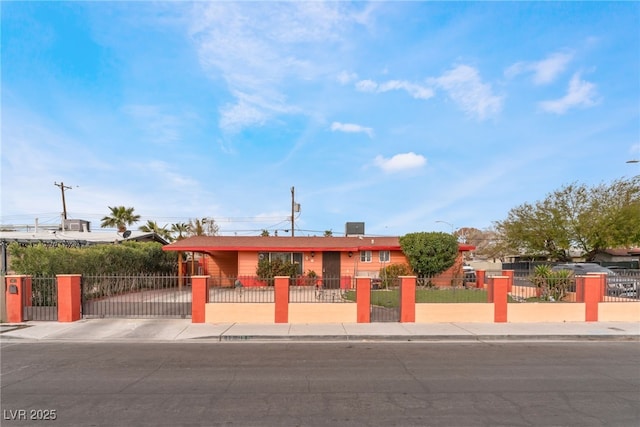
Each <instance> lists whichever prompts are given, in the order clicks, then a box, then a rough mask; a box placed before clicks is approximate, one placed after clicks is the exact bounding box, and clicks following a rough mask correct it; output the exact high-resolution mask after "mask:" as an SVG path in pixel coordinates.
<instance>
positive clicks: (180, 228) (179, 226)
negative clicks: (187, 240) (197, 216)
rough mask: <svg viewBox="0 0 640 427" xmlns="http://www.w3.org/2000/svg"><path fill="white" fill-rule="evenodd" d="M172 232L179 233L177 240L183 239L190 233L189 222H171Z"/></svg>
mask: <svg viewBox="0 0 640 427" xmlns="http://www.w3.org/2000/svg"><path fill="white" fill-rule="evenodd" d="M171 232H172V233H178V237H176V240H182V239H184V237H185V236H184V235H185V234H187V233H189V224H186V223H184V222H178V223H175V224H171Z"/></svg>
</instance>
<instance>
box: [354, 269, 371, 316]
mask: <svg viewBox="0 0 640 427" xmlns="http://www.w3.org/2000/svg"><path fill="white" fill-rule="evenodd" d="M356 304H357V306H358V309H357V310H358V311H357V315H356V317H357V320H356V321H357V322H358V323H371V278H370V277H356Z"/></svg>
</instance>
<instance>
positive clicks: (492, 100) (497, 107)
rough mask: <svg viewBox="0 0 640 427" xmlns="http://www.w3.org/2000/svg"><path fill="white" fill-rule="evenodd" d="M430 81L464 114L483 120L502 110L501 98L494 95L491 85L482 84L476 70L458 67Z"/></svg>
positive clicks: (466, 66)
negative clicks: (445, 93) (443, 91)
mask: <svg viewBox="0 0 640 427" xmlns="http://www.w3.org/2000/svg"><path fill="white" fill-rule="evenodd" d="M430 81H431V82H432V83H433V84H434V85H435V86H438V87H440V88H441V89H443V90H445V91H446V92H447V93H448V95H449V98H451V100H452V101H453V102H455V103H456V104H457V105H458V106H459V107H460V108H461V109H462V111H464V112H465V113H467V114H468V115H471V116H475V117H477V118H478V119H479V120H484V119H486V118H488V117H490V116H493V115H496V114H498V113H499V112H500V111H501V110H502V103H503V98H502V97H501V96H497V95H494V94H493V92H492V89H491V85H490V84H488V83H483V82H482V80H481V79H480V76H479V74H478V70H476V69H475V68H473V67H470V66H468V65H459V66H457V67H455V68H453V69H451V70H449V71H447V72H446V73H444V74H443V75H442V76H440V77H438V78H434V79H430Z"/></svg>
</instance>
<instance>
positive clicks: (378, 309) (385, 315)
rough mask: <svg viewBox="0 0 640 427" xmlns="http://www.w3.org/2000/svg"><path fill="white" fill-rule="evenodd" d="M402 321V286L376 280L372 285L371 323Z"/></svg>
mask: <svg viewBox="0 0 640 427" xmlns="http://www.w3.org/2000/svg"><path fill="white" fill-rule="evenodd" d="M399 321H400V286H398V285H397V284H396V283H388V284H385V283H383V282H382V281H379V280H374V281H373V283H372V285H371V322H399Z"/></svg>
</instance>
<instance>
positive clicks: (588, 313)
mask: <svg viewBox="0 0 640 427" xmlns="http://www.w3.org/2000/svg"><path fill="white" fill-rule="evenodd" d="M583 279H584V280H580V281H577V284H581V285H582V286H583V290H582V291H581V292H580V293H581V294H582V295H583V296H584V311H585V313H584V321H585V322H597V321H598V303H599V302H600V301H602V291H601V286H602V285H601V278H600V277H599V276H591V275H587V276H584V277H583ZM577 294H578V292H576V295H577Z"/></svg>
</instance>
